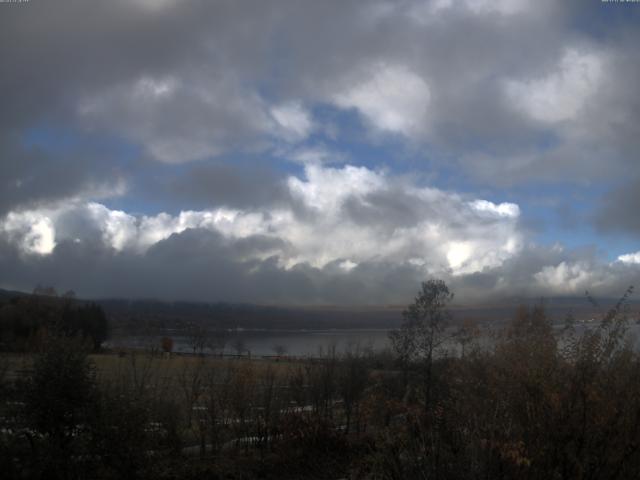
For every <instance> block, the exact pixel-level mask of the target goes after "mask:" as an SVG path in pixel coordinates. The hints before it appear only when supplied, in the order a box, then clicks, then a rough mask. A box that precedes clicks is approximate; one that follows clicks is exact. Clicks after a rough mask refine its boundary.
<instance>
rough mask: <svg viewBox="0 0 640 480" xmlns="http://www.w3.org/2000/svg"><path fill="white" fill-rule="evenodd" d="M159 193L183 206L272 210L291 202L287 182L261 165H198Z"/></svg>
mask: <svg viewBox="0 0 640 480" xmlns="http://www.w3.org/2000/svg"><path fill="white" fill-rule="evenodd" d="M162 187H163V188H162V189H161V191H159V192H158V194H162V195H166V194H167V193H169V194H172V195H173V196H175V199H176V200H178V201H179V202H180V203H181V204H187V205H191V204H195V205H196V206H198V207H200V208H202V207H210V206H213V205H224V206H228V207H232V208H233V207H236V208H259V207H271V206H273V205H279V204H283V203H288V202H290V201H291V198H290V195H289V191H288V189H287V188H286V185H285V181H284V180H283V179H282V178H281V177H279V176H278V175H277V174H276V173H275V172H274V171H272V170H270V169H268V168H266V167H265V166H260V165H249V166H235V167H232V166H230V165H228V164H213V165H199V166H196V167H194V168H191V169H189V170H188V171H187V172H186V173H185V174H183V175H180V176H177V177H174V178H172V179H171V180H169V181H168V182H167V184H164V185H162Z"/></svg>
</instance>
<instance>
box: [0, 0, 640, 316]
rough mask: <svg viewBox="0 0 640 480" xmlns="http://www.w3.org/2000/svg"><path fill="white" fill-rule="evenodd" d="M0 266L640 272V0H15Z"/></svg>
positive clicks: (590, 277)
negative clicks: (620, 0) (606, 0)
mask: <svg viewBox="0 0 640 480" xmlns="http://www.w3.org/2000/svg"><path fill="white" fill-rule="evenodd" d="M0 32H1V33H0V38H1V39H2V41H1V42H0V60H1V65H2V67H1V68H2V75H0V105H2V109H0V186H1V188H0V287H3V288H16V289H24V290H31V289H32V288H33V287H34V286H35V285H36V284H37V283H45V284H52V285H55V286H57V287H58V288H59V289H62V290H63V289H68V288H72V289H74V290H75V291H77V292H78V293H79V294H80V295H84V296H95V297H105V296H123V297H158V298H166V299H192V300H212V301H214V300H231V301H249V302H266V303H284V304H388V303H404V302H406V301H408V300H410V299H411V297H412V295H413V293H414V292H415V291H416V289H417V287H418V284H419V282H420V281H421V280H424V279H426V278H430V277H440V278H444V279H445V280H447V281H448V282H449V283H450V284H451V285H452V287H453V289H454V290H455V291H456V292H457V293H458V296H459V297H461V298H462V299H463V300H468V301H472V302H476V301H483V300H493V299H498V298H503V297H509V296H514V295H518V296H521V295H525V296H539V295H545V296H553V295H575V294H581V293H583V292H584V290H585V289H589V290H592V291H594V292H596V293H598V294H601V295H617V294H620V293H622V292H623V291H624V289H625V288H626V287H627V286H628V285H630V284H634V283H635V284H638V283H639V282H638V280H639V279H640V244H639V240H640V221H639V220H638V218H639V217H638V212H637V205H638V204H639V201H640V195H639V194H638V192H639V191H640V190H639V188H638V186H639V180H638V179H639V178H640V162H639V160H640V158H638V152H639V151H640V148H639V147H640V95H639V94H640V92H639V91H638V88H639V87H638V85H639V84H640V82H639V81H640V53H638V48H637V46H638V41H639V40H640V4H633V3H621V4H614V3H602V2H600V1H599V0H594V1H582V2H578V1H575V2H571V1H567V2H555V1H546V0H542V1H537V2H531V1H525V0H493V1H485V0H458V1H456V0H433V1H426V0H397V1H390V0H389V1H384V0H372V1H361V0H357V1H356V0H354V1H344V0H342V1H311V0H310V1H299V0H295V1H293V0H273V1H242V2H241V1H235V0H233V1H216V2H204V1H195V0H194V1H188V0H127V1H125V0H113V1H109V2H97V3H96V2H86V1H81V0H64V1H63V0H55V1H54V0H51V1H47V2H44V1H38V0H31V1H30V2H28V3H19V4H11V3H6V4H0Z"/></svg>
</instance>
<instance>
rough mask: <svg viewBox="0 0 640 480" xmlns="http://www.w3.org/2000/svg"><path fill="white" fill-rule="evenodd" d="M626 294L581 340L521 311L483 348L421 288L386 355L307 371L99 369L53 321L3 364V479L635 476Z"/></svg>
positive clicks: (285, 367)
mask: <svg viewBox="0 0 640 480" xmlns="http://www.w3.org/2000/svg"><path fill="white" fill-rule="evenodd" d="M629 293H631V289H630V290H629V291H628V292H627V295H625V296H624V297H623V298H622V299H621V301H620V302H619V303H618V304H617V305H615V306H614V307H613V308H612V309H610V310H609V311H608V312H604V313H603V314H602V316H601V318H600V319H599V322H598V323H596V324H594V325H593V327H592V328H590V329H587V330H583V329H582V327H578V326H577V325H576V324H575V323H576V322H574V321H573V319H572V318H571V317H568V318H567V321H566V325H565V326H564V328H563V330H562V332H557V331H556V332H554V330H553V328H552V325H551V323H550V321H549V320H548V318H547V316H546V315H545V311H544V309H543V308H542V306H534V307H532V308H528V307H521V308H520V309H518V310H517V312H515V314H514V317H513V320H512V321H511V323H510V324H509V325H508V326H507V327H505V328H504V329H503V331H501V332H499V334H497V335H496V336H495V338H493V339H492V341H491V342H489V343H487V342H482V341H481V336H480V335H478V330H477V328H476V327H474V326H473V325H463V326H461V327H459V328H458V330H457V331H456V333H455V334H454V335H455V338H453V339H452V338H451V335H452V334H451V329H446V328H445V327H446V326H447V324H448V322H449V319H450V317H449V314H448V311H447V305H448V303H449V301H450V300H451V298H452V295H451V294H450V293H449V290H448V288H447V287H446V285H445V284H444V283H442V282H440V281H429V282H426V283H424V284H423V285H422V289H421V291H420V292H419V294H418V296H417V297H416V300H415V302H414V303H413V304H412V305H410V306H409V307H408V308H407V310H406V311H405V312H404V323H403V325H402V327H401V328H400V329H398V330H396V331H394V332H392V334H391V340H392V345H393V352H392V353H389V354H374V353H372V352H368V351H365V350H362V349H360V348H358V347H357V346H354V347H353V348H351V349H350V350H349V351H348V352H347V353H345V354H342V355H337V354H336V352H335V351H328V352H324V354H323V355H321V356H320V357H319V358H315V359H312V360H311V359H310V360H305V361H301V360H295V361H287V360H286V359H285V358H280V359H279V360H278V361H275V360H274V361H248V360H222V359H219V358H213V357H204V356H198V355H194V356H188V357H185V356H175V355H174V356H171V355H170V354H166V353H165V354H162V355H161V354H157V353H154V354H151V353H149V352H128V353H127V354H124V355H120V356H118V355H114V354H104V353H103V354H97V355H96V354H90V351H91V350H92V349H93V348H95V347H97V346H98V345H99V344H98V345H96V343H95V342H94V341H93V337H91V335H87V334H86V333H85V330H83V329H82V328H80V327H78V328H75V329H72V328H63V327H64V325H61V326H59V328H55V325H56V322H53V323H52V324H51V328H46V329H45V328H40V330H39V332H40V333H39V334H38V335H37V337H38V341H37V342H32V343H29V342H25V343H23V344H22V348H23V349H25V350H31V352H27V353H24V354H23V355H21V356H18V355H16V354H15V353H13V354H9V353H6V354H4V355H3V356H2V357H0V362H1V365H0V378H1V380H2V382H1V383H0V389H1V390H0V392H1V393H0V394H1V396H2V400H3V401H2V404H1V405H0V471H1V472H2V476H3V478H92V479H93V478H98V479H99V478H104V479H111V478H114V479H115V478H155V479H162V478H187V479H188V478H193V479H196V478H197V479H223V478H224V479H241V478H246V479H253V478H273V479H276V478H278V479H280V478H282V479H296V478H317V479H321V478H322V479H324V478H326V479H338V478H353V479H414V478H415V479H431V478H434V479H501V478H503V479H509V478H518V479H520V478H522V479H616V478H620V479H627V478H638V476H639V474H640V361H639V360H640V359H639V356H638V353H637V352H636V351H635V350H634V348H633V347H632V344H631V343H630V341H629V339H628V338H627V335H626V329H627V321H628V320H627V315H626V312H625V302H626V299H627V296H628V294H629ZM83 308H84V307H83ZM45 323H46V322H43V323H42V324H41V325H40V326H41V327H42V326H43V325H45ZM80 323H82V322H80ZM16 338H18V337H16ZM87 338H90V339H91V341H87ZM452 341H455V342H456V344H457V345H458V347H459V349H458V351H457V353H456V354H455V355H453V354H450V352H449V353H448V352H447V348H450V346H451V345H452Z"/></svg>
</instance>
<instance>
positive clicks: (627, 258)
mask: <svg viewBox="0 0 640 480" xmlns="http://www.w3.org/2000/svg"><path fill="white" fill-rule="evenodd" d="M618 261H619V262H622V263H626V264H631V265H635V264H640V252H635V253H627V254H625V255H620V256H619V257H618Z"/></svg>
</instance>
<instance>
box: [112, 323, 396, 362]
mask: <svg viewBox="0 0 640 480" xmlns="http://www.w3.org/2000/svg"><path fill="white" fill-rule="evenodd" d="M387 335H388V331H387V330H383V329H378V330H375V329H373V330H298V331H248V330H240V331H238V332H236V331H233V332H229V334H228V338H227V343H226V345H225V349H224V353H236V350H235V347H234V345H235V344H237V343H242V345H243V349H244V350H245V351H248V352H251V355H275V354H276V352H278V351H280V352H282V353H284V354H286V355H293V356H314V355H317V354H318V353H319V352H320V351H321V350H322V351H324V352H326V351H327V350H328V349H330V348H333V347H335V349H336V352H337V353H343V352H345V351H346V350H347V349H349V348H354V347H356V346H358V347H359V348H360V349H365V348H366V349H372V350H374V351H381V350H384V349H385V348H387V347H388V346H389V339H388V336H387ZM160 338H161V337H125V338H119V339H113V340H112V341H111V342H110V346H112V347H116V348H117V347H133V348H148V347H149V346H159V345H160ZM173 341H174V347H173V350H174V352H184V353H190V352H192V351H193V347H192V346H191V342H190V340H189V338H188V337H184V336H174V337H173ZM280 347H281V348H282V350H281V349H280ZM205 352H206V350H205Z"/></svg>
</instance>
